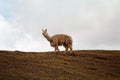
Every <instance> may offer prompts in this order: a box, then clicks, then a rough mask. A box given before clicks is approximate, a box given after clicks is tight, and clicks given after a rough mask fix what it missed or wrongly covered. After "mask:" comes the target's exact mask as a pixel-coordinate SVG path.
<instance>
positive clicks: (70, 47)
mask: <svg viewBox="0 0 120 80" xmlns="http://www.w3.org/2000/svg"><path fill="white" fill-rule="evenodd" d="M68 46H69V49H70V53H72V45H68Z"/></svg>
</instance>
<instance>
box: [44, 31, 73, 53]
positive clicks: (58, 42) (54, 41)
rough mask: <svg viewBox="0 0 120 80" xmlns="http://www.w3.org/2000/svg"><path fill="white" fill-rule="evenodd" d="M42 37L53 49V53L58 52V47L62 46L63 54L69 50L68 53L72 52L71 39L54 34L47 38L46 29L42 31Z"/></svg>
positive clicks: (64, 35)
mask: <svg viewBox="0 0 120 80" xmlns="http://www.w3.org/2000/svg"><path fill="white" fill-rule="evenodd" d="M42 32H43V33H42V34H43V36H44V37H45V38H46V39H47V40H48V41H49V42H50V45H51V46H52V47H54V48H55V53H56V52H59V51H60V50H59V49H58V46H64V47H65V52H68V49H70V53H71V52H72V38H71V37H70V36H68V35H66V34H56V35H54V36H49V35H48V33H47V29H45V30H42Z"/></svg>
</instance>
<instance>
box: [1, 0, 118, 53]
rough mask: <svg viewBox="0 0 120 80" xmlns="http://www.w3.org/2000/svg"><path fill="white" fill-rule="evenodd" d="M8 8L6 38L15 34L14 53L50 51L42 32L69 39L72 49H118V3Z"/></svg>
mask: <svg viewBox="0 0 120 80" xmlns="http://www.w3.org/2000/svg"><path fill="white" fill-rule="evenodd" d="M10 4H11V5H12V6H11V8H12V11H13V12H12V13H13V14H12V15H13V19H12V20H11V21H9V22H8V21H7V20H6V21H7V22H8V23H9V25H8V26H10V28H8V30H10V32H9V31H7V34H11V36H9V37H10V38H13V37H12V34H14V36H15V37H14V38H13V40H11V42H10V43H11V44H13V45H14V47H13V48H15V49H18V50H19V49H20V50H30V51H32V50H34V51H45V50H53V49H52V48H51V47H50V46H49V43H48V42H47V41H46V40H45V39H44V37H43V36H42V34H41V29H45V28H47V29H48V33H49V34H50V35H53V34H56V33H65V34H69V35H71V36H72V37H73V40H74V44H73V45H74V49H120V46H119V45H120V36H119V34H120V27H119V26H120V23H119V21H120V15H119V14H120V1H119V0H100V1H96V0H92V1H88V0H51V1H50V0H34V1H33V0H15V1H11V2H10ZM6 21H5V22H6ZM6 28H7V27H5V29H6ZM2 33H3V32H1V34H2ZM4 33H5V34H6V32H4ZM7 34H6V36H7V38H9V37H8V35H7ZM2 41H4V40H2ZM7 41H8V40H6V42H7ZM1 43H2V42H1Z"/></svg>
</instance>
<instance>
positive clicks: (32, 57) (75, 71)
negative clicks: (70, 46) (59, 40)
mask: <svg viewBox="0 0 120 80" xmlns="http://www.w3.org/2000/svg"><path fill="white" fill-rule="evenodd" d="M0 80H120V51H105V50H78V51H74V52H73V53H72V54H63V53H62V52H61V53H59V54H55V53H53V52H21V51H0Z"/></svg>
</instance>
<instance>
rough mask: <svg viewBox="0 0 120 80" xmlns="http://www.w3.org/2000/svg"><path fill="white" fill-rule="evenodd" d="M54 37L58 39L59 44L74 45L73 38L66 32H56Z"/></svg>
mask: <svg viewBox="0 0 120 80" xmlns="http://www.w3.org/2000/svg"><path fill="white" fill-rule="evenodd" d="M52 39H57V41H58V45H63V44H65V45H68V44H70V45H72V38H71V37H70V36H68V35H65V34H56V35H54V36H52Z"/></svg>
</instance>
